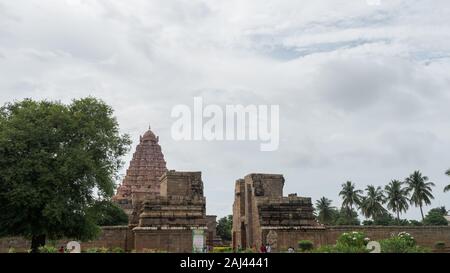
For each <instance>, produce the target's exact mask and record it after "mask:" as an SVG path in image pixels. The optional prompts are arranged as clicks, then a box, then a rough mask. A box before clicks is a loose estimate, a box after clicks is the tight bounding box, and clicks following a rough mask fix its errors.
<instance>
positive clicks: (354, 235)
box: [336, 231, 369, 247]
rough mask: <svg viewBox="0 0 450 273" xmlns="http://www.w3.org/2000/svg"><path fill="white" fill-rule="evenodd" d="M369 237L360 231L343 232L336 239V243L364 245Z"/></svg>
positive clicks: (354, 245)
mask: <svg viewBox="0 0 450 273" xmlns="http://www.w3.org/2000/svg"><path fill="white" fill-rule="evenodd" d="M368 242H369V239H368V238H367V237H366V236H365V234H364V233H362V232H356V231H353V232H345V233H342V235H341V236H339V238H338V239H337V242H336V245H342V246H352V247H365V246H366V245H367V243H368Z"/></svg>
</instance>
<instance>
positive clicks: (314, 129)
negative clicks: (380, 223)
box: [0, 0, 450, 218]
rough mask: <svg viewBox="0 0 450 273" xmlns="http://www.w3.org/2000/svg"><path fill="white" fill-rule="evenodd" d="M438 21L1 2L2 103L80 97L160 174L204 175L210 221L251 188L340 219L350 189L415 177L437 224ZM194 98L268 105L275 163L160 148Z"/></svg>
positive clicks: (447, 51)
mask: <svg viewBox="0 0 450 273" xmlns="http://www.w3.org/2000/svg"><path fill="white" fill-rule="evenodd" d="M369 2H370V1H369ZM449 14H450V2H449V1H448V0H431V1H430V0H402V1H401V0H389V1H387V0H381V5H378V6H373V5H368V4H367V1H366V0H329V1H323V0H322V1H296V0H274V1H261V0H246V1H242V0H226V1H218V0H203V1H202V0H184V1H167V0H154V1H148V0H142V1H133V0H130V1H118V0H117V1H106V0H104V1H101V0H97V1H95V0H89V1H88V0H86V1H82V0H70V1H69V0H66V1H62V0H54V1H50V0H38V1H31V0H14V1H7V0H0V103H1V104H3V103H5V102H8V101H13V100H19V99H23V98H27V97H28V98H34V99H44V98H45V99H51V100H61V101H63V102H70V100H71V99H73V98H80V97H85V96H89V95H92V96H95V97H98V98H101V99H103V100H104V101H106V102H107V103H109V104H110V105H112V106H113V107H114V109H115V111H116V115H117V118H118V121H119V123H120V127H121V130H122V131H123V132H126V133H129V134H130V135H131V136H132V139H133V141H134V144H133V146H134V145H135V144H136V143H137V141H138V139H139V134H140V133H143V132H145V130H146V129H147V128H148V125H149V124H151V126H152V129H153V131H154V132H155V133H156V134H158V135H159V136H160V144H161V145H162V149H163V152H164V154H165V158H166V161H167V162H168V168H169V169H177V170H194V171H195V170H199V171H202V172H203V181H204V185H205V194H206V197H207V212H208V213H209V214H217V215H219V216H223V215H225V214H230V213H231V208H232V203H233V192H234V182H235V180H236V179H238V178H240V177H243V176H244V175H246V174H248V173H251V172H264V173H281V174H284V176H285V178H286V184H285V194H288V193H290V192H298V194H299V195H300V196H309V197H312V198H313V200H316V199H318V198H320V197H321V196H326V197H328V198H330V199H332V200H333V201H334V205H335V206H339V205H340V202H341V201H340V198H339V197H338V192H339V190H340V186H341V184H342V183H344V182H345V181H347V180H351V181H353V182H355V183H356V185H357V186H358V187H359V188H361V189H364V188H365V187H366V185H368V184H374V185H380V186H384V185H385V184H387V183H388V182H389V181H390V180H392V179H404V178H405V177H406V176H408V175H409V174H410V173H412V172H413V171H414V170H418V169H419V170H421V171H422V172H423V173H424V174H425V175H427V176H429V177H430V180H431V181H433V182H435V183H436V187H435V188H434V194H435V197H436V199H435V200H434V201H433V204H432V206H431V207H436V206H442V205H446V206H447V208H448V209H450V193H447V194H444V193H443V187H444V186H445V185H447V184H449V183H450V177H447V176H445V175H444V172H445V170H446V169H448V168H450V103H449V102H450V92H449V91H450V73H449V72H450V17H449ZM194 96H202V97H203V100H204V103H205V104H218V105H222V106H224V105H225V104H244V105H246V104H278V105H280V122H281V124H280V146H279V149H278V150H277V151H275V152H261V151H260V149H259V142H247V141H241V142H238V141H236V142H220V141H212V142H207V141H197V142H196V141H175V140H173V139H172V137H171V132H170V129H171V126H172V123H173V122H174V121H175V119H173V118H172V117H171V116H170V114H171V110H172V107H173V106H175V105H177V104H187V105H190V106H192V104H193V97H194ZM133 150H134V147H133ZM130 158H131V153H130V155H129V156H128V157H127V161H128V160H129V159H130ZM127 165H128V163H127ZM431 207H427V208H426V209H425V211H428V210H429V209H430V208H431ZM419 215H420V213H419V210H418V209H416V208H412V209H410V210H409V212H408V213H407V214H406V217H409V218H418V217H419ZM404 216H405V215H404Z"/></svg>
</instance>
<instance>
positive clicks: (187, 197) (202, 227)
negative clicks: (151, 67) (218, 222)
mask: <svg viewBox="0 0 450 273" xmlns="http://www.w3.org/2000/svg"><path fill="white" fill-rule="evenodd" d="M158 141H159V137H157V136H156V135H155V134H154V133H153V132H152V131H151V130H150V129H149V130H148V131H147V132H146V133H145V134H144V135H143V136H141V137H140V141H139V144H138V145H137V147H136V151H135V153H134V154H133V159H132V160H131V162H130V166H129V168H128V170H127V173H126V176H125V178H124V180H123V183H122V185H121V186H120V187H119V188H118V190H117V194H116V195H115V196H114V198H113V200H114V201H115V202H116V203H118V204H119V205H120V206H121V207H122V208H123V209H124V210H125V211H126V212H127V214H128V215H129V217H130V220H129V228H130V230H132V233H131V235H132V237H133V239H131V241H133V242H134V243H133V244H132V247H133V248H134V249H136V250H137V251H141V250H144V249H155V250H165V251H170V252H190V251H192V245H193V232H194V231H202V232H203V233H205V235H206V232H205V231H206V230H207V218H206V200H205V197H204V195H203V181H202V178H201V172H177V171H173V170H171V171H167V168H166V162H165V160H164V155H163V153H162V151H161V146H160V145H159V144H158ZM205 237H206V236H205Z"/></svg>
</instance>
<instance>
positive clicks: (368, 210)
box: [361, 185, 386, 220]
mask: <svg viewBox="0 0 450 273" xmlns="http://www.w3.org/2000/svg"><path fill="white" fill-rule="evenodd" d="M366 192H367V195H366V196H365V197H363V199H362V202H361V211H362V213H363V215H364V216H365V217H366V218H372V219H374V220H375V218H377V217H379V216H381V215H383V214H384V213H386V209H385V208H384V207H383V203H384V199H385V197H384V193H383V190H382V189H381V187H376V188H375V186H373V185H369V186H367V188H366Z"/></svg>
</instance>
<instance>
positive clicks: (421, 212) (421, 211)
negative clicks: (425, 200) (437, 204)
mask: <svg viewBox="0 0 450 273" xmlns="http://www.w3.org/2000/svg"><path fill="white" fill-rule="evenodd" d="M420 214H422V221H423V220H425V218H424V217H423V210H422V205H420Z"/></svg>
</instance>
